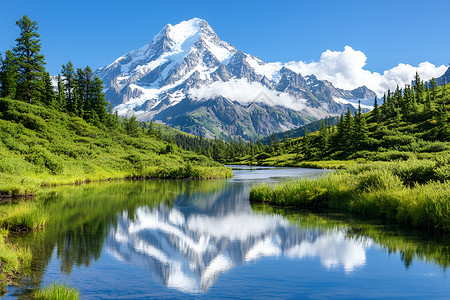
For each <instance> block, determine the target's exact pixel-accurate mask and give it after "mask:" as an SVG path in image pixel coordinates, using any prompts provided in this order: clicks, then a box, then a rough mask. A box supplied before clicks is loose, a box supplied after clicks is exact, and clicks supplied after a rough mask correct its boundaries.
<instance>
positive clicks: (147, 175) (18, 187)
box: [0, 165, 233, 201]
mask: <svg viewBox="0 0 450 300" xmlns="http://www.w3.org/2000/svg"><path fill="white" fill-rule="evenodd" d="M232 176H233V171H232V170H231V168H227V167H195V166H194V167H192V166H189V165H187V166H182V167H177V168H161V167H147V168H145V169H143V170H141V171H137V172H129V171H127V172H111V173H106V172H102V173H97V174H87V175H85V176H84V177H79V176H70V175H66V176H65V175H61V176H55V175H53V176H52V175H49V176H48V177H44V176H39V177H31V176H29V177H22V176H18V175H12V174H4V173H3V174H2V173H0V182H1V183H0V201H1V199H8V198H12V199H14V198H27V197H34V196H35V195H36V192H37V191H38V190H39V189H41V188H43V187H48V186H59V185H78V184H82V183H89V182H102V181H110V180H122V179H125V180H127V179H143V180H147V179H226V178H231V177H232Z"/></svg>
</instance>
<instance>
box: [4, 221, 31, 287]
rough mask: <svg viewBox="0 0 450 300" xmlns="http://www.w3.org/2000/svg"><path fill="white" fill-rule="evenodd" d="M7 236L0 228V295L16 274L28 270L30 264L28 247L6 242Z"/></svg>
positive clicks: (6, 232)
mask: <svg viewBox="0 0 450 300" xmlns="http://www.w3.org/2000/svg"><path fill="white" fill-rule="evenodd" d="M7 236H8V231H7V230H5V229H2V228H0V296H2V295H3V294H4V293H5V292H6V286H7V285H10V284H11V283H12V280H14V279H15V277H16V276H17V275H18V274H23V273H25V272H27V271H29V268H30V264H31V251H30V249H29V248H26V247H20V246H18V245H15V244H11V243H7V242H6V240H7Z"/></svg>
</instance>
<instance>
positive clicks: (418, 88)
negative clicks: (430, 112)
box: [414, 72, 423, 103]
mask: <svg viewBox="0 0 450 300" xmlns="http://www.w3.org/2000/svg"><path fill="white" fill-rule="evenodd" d="M414 90H415V92H416V98H417V102H418V103H423V97H422V92H423V83H422V80H421V79H420V76H419V73H418V72H416V75H415V76H414Z"/></svg>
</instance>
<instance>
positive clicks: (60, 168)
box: [0, 99, 232, 197]
mask: <svg viewBox="0 0 450 300" xmlns="http://www.w3.org/2000/svg"><path fill="white" fill-rule="evenodd" d="M125 127H126V126H122V125H121V124H120V123H118V124H116V125H114V126H112V127H106V126H105V125H103V124H97V125H93V124H90V123H87V122H86V121H85V120H83V119H81V118H79V117H77V116H74V115H71V114H67V113H62V112H60V111H57V110H53V109H51V108H46V107H42V106H38V105H31V104H28V103H25V102H21V101H16V100H10V99H0V197H14V196H20V195H33V194H35V192H36V191H37V190H38V189H40V187H42V186H48V185H60V184H76V183H80V182H89V181H102V180H109V179H118V178H136V177H138V178H226V177H230V176H231V175H232V172H231V170H230V169H227V168H225V167H223V166H222V165H221V164H219V163H217V162H214V161H213V160H211V159H209V158H207V157H206V156H202V155H198V154H195V153H193V152H190V151H185V150H182V149H179V148H178V147H177V146H176V145H175V144H173V143H170V142H166V141H163V140H162V139H161V138H160V137H159V136H158V135H157V134H155V131H153V133H151V134H150V133H148V132H147V131H145V130H144V129H142V128H137V129H136V130H134V131H133V133H132V134H130V133H127V131H126V130H125ZM160 127H161V126H160Z"/></svg>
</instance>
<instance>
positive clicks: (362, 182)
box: [250, 160, 450, 231]
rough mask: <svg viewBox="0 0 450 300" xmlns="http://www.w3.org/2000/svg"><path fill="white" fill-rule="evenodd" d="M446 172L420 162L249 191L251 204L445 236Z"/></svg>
mask: <svg viewBox="0 0 450 300" xmlns="http://www.w3.org/2000/svg"><path fill="white" fill-rule="evenodd" d="M449 176H450V172H448V167H447V166H446V165H442V166H439V165H438V164H437V163H435V164H433V163H432V162H424V161H416V160H413V161H407V162H400V161H398V162H386V163H382V162H378V163H366V164H359V165H355V166H353V167H350V168H348V169H347V170H344V171H340V172H336V173H332V174H329V175H327V176H325V177H320V178H317V179H300V180H296V181H290V182H286V183H282V184H279V185H276V186H273V187H272V186H268V185H265V184H263V185H260V186H257V187H254V188H253V189H252V191H251V192H250V199H251V200H252V201H254V202H263V203H270V204H275V205H282V206H300V207H321V208H330V209H338V210H343V211H348V212H351V213H357V214H360V215H363V216H366V217H370V218H381V219H384V220H387V221H389V222H399V223H403V224H407V225H411V226H416V227H422V228H427V229H429V230H443V231H450V177H449Z"/></svg>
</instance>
